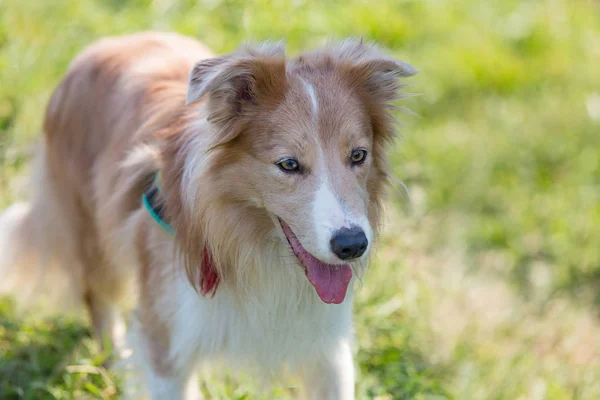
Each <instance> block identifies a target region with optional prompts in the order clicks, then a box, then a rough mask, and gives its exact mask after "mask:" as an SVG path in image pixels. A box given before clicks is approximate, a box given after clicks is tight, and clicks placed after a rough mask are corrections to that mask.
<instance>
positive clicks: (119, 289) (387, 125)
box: [23, 33, 415, 390]
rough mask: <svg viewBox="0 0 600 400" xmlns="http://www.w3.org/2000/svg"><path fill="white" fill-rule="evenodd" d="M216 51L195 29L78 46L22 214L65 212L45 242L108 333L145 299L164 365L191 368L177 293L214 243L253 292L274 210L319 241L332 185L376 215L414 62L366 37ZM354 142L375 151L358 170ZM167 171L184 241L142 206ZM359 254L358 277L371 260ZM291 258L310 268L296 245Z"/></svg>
mask: <svg viewBox="0 0 600 400" xmlns="http://www.w3.org/2000/svg"><path fill="white" fill-rule="evenodd" d="M211 57H212V54H211V53H210V51H209V50H208V49H206V48H205V47H204V46H202V45H201V44H200V43H198V42H196V41H194V40H192V39H189V38H185V37H182V36H178V35H173V34H159V33H142V34H136V35H129V36H123V37H115V38H107V39H104V40H101V41H99V42H97V43H96V44H93V45H92V46H90V47H89V48H88V49H87V50H85V51H84V52H83V53H82V54H81V55H79V56H78V57H77V58H76V59H75V60H74V62H73V64H72V65H71V67H70V69H69V72H68V74H67V76H66V77H65V79H64V80H63V81H62V83H61V84H60V85H59V87H58V88H57V90H56V91H55V93H54V94H53V96H52V98H51V100H50V102H49V105H48V109H47V113H46V118H45V123H44V144H43V150H42V151H43V154H42V155H41V160H42V163H41V164H42V168H41V171H42V173H41V176H40V177H39V179H40V180H39V182H43V187H42V188H41V189H40V190H39V191H38V194H37V195H36V196H37V198H38V201H37V202H36V200H35V199H34V203H33V210H32V211H31V212H30V213H31V215H28V216H26V217H25V218H27V219H29V218H33V215H35V213H37V212H41V213H44V212H45V213H49V212H50V213H55V214H56V216H57V218H60V220H61V223H62V224H63V226H64V227H63V231H64V232H63V233H61V234H62V235H66V236H65V237H63V240H62V241H64V243H62V244H60V243H58V241H54V242H53V241H52V239H48V240H47V247H49V248H52V251H49V252H48V254H53V255H56V258H57V259H59V258H60V256H59V254H58V253H59V252H60V251H63V253H64V254H63V256H62V259H63V261H64V260H67V263H66V264H67V265H64V266H63V267H62V268H67V269H69V273H68V275H69V276H70V277H71V278H72V279H73V282H75V283H76V284H75V290H76V291H77V292H78V295H79V296H80V298H81V299H85V300H86V302H87V304H88V306H89V307H90V311H91V315H92V320H93V322H94V324H95V326H96V330H97V331H98V333H99V334H110V332H108V331H110V327H111V326H112V325H111V324H112V323H113V322H112V320H111V318H112V317H111V316H110V313H111V312H112V311H111V309H112V308H111V307H113V306H114V305H119V304H121V305H122V304H125V303H129V302H132V299H137V300H133V303H134V304H136V315H137V320H138V322H139V324H140V326H141V329H142V331H144V332H145V336H144V337H145V339H144V340H145V341H146V344H147V347H148V351H149V353H150V360H151V363H152V368H153V369H154V370H155V372H156V373H158V374H159V375H160V376H172V375H173V376H174V374H177V373H180V372H179V370H177V368H179V367H177V368H176V364H175V363H174V362H173V360H172V359H171V358H170V357H171V356H170V354H172V352H173V351H175V350H174V347H173V343H172V340H173V334H174V333H173V332H172V329H171V326H172V322H173V320H172V318H174V317H172V316H171V315H170V314H169V313H168V312H167V311H165V309H163V308H164V304H165V301H167V300H168V299H169V298H170V297H172V296H174V295H175V294H174V293H172V292H171V291H172V290H173V289H172V288H173V285H175V283H174V282H176V281H177V279H178V276H179V275H180V274H181V273H182V272H183V271H187V276H188V279H189V282H190V283H191V285H192V286H194V287H198V285H199V283H200V282H199V279H200V276H199V273H198V267H199V265H201V263H202V258H203V255H204V252H205V251H209V252H210V254H211V255H212V257H213V259H214V263H215V267H216V269H217V271H218V273H219V276H220V278H221V284H220V286H219V288H218V289H217V290H224V291H226V292H227V293H233V294H234V296H235V297H236V299H235V301H236V302H237V303H238V304H243V303H246V302H248V299H249V298H253V297H255V296H257V295H258V294H257V293H255V292H253V290H254V289H253V288H256V287H262V286H260V285H263V286H264V285H265V283H264V282H268V276H269V274H270V273H272V272H273V271H272V270H269V269H268V268H266V266H264V265H259V264H257V263H256V262H254V260H255V259H256V254H259V253H264V254H271V253H273V254H275V252H276V250H275V249H278V248H280V247H277V246H281V244H282V243H285V239H284V238H283V237H282V234H281V229H280V227H279V224H278V223H277V220H276V217H279V218H282V219H283V220H284V221H286V222H287V223H288V224H289V225H290V226H291V227H293V229H294V231H295V232H296V234H297V236H298V238H299V239H300V240H301V241H303V243H304V241H305V242H306V245H307V249H308V250H309V251H311V246H316V244H315V243H313V242H314V238H313V237H312V236H314V235H312V234H311V232H312V231H311V229H313V226H312V220H311V218H309V217H307V216H308V215H310V214H311V212H312V211H311V209H310V207H311V204H312V202H313V197H314V196H315V193H316V192H317V191H318V190H319V188H320V187H321V186H322V185H323V184H324V183H323V182H326V183H327V185H329V186H327V187H328V188H330V189H331V190H332V191H333V192H335V193H336V195H337V196H338V197H339V199H340V201H341V203H342V204H343V206H344V208H345V209H346V210H347V211H348V212H349V213H351V214H353V215H366V216H367V218H368V221H369V222H370V225H371V226H372V227H374V228H375V229H376V228H377V227H378V226H379V218H380V203H381V199H382V195H383V187H384V185H385V183H386V180H387V161H386V156H385V148H386V146H387V145H388V144H389V142H390V141H391V140H392V139H393V136H394V128H393V123H394V121H393V117H392V115H391V114H390V107H391V106H390V102H392V101H393V100H395V99H397V98H398V97H399V92H398V90H399V89H400V85H399V84H398V83H397V78H398V77H401V76H408V75H411V74H413V73H414V72H415V71H414V70H412V68H411V67H410V66H408V65H407V64H404V63H401V62H398V61H395V60H393V59H391V58H389V57H387V56H386V55H384V54H383V53H381V52H380V51H379V50H377V49H376V48H375V47H373V46H371V45H367V44H364V43H362V42H361V41H346V42H342V43H338V44H332V45H331V46H328V47H326V48H324V49H322V50H319V51H315V52H312V53H305V54H303V55H302V56H301V57H298V58H295V59H289V58H286V56H285V54H284V50H283V47H282V45H281V44H279V43H270V44H265V45H262V46H259V47H244V48H241V49H240V50H238V51H237V52H234V53H232V54H228V55H223V56H219V57H214V58H211ZM315 107H317V108H318V109H317V108H315ZM357 146H358V147H364V148H366V149H368V154H369V156H368V159H367V161H366V162H365V164H364V165H361V166H351V165H350V162H349V158H348V157H349V155H350V153H351V152H352V150H353V149H355V148H356V147H357ZM283 156H293V157H296V158H298V159H299V160H300V161H301V163H302V165H303V168H305V170H304V171H303V173H302V174H295V175H288V174H285V173H282V172H281V171H280V170H279V169H278V168H277V167H276V166H275V165H274V164H275V162H276V161H277V159H278V158H280V157H283ZM159 169H160V170H161V179H162V182H161V185H162V196H163V201H164V204H165V207H166V215H167V219H168V221H169V223H170V224H171V225H172V227H173V228H174V230H175V232H176V236H175V238H172V237H171V236H169V235H168V234H167V233H166V232H164V231H162V230H161V229H160V228H159V227H158V225H157V224H156V223H154V221H152V219H151V218H150V217H149V215H148V214H147V213H146V211H145V210H144V209H143V207H141V203H140V197H141V195H142V192H143V190H144V187H145V185H146V182H147V179H148V178H149V177H150V176H151V175H152V174H153V173H154V172H155V171H157V170H159ZM44 198H45V199H48V198H50V201H49V202H47V204H46V205H45V206H42V205H41V203H43V202H44V200H43V199H44ZM38 210H39V211H38ZM43 218H45V219H46V220H47V219H48V217H47V216H45V217H43ZM46 225H51V223H50V221H47V223H46ZM23 226H30V223H29V222H23ZM61 234H59V237H60V235H61ZM28 235H29V234H28ZM31 235H33V236H35V235H36V234H31ZM37 235H38V236H36V238H37V239H36V238H32V243H40V240H39V234H37ZM315 248H316V247H315ZM57 249H61V250H60V251H57ZM53 257H54V256H53ZM332 262H333V263H335V261H332ZM63 264H64V262H63ZM352 266H353V268H354V269H355V272H359V273H360V272H362V269H363V268H364V262H362V261H361V262H358V261H357V262H356V263H353V264H352ZM184 267H185V268H184ZM282 268H290V269H292V271H293V274H297V271H299V268H300V267H299V266H298V265H297V263H296V262H295V261H294V259H293V255H292V254H291V252H290V254H289V258H285V259H283V260H282ZM294 276H296V275H294ZM173 301H174V300H173ZM172 304H173V307H175V306H176V304H175V303H172ZM344 343H345V342H344ZM342 347H343V348H344V349H345V348H346V347H347V346H342ZM327 365H329V364H327ZM334 372H335V371H334ZM332 373H333V372H332ZM326 389H327V388H325V389H322V390H326ZM320 390H321V389H320Z"/></svg>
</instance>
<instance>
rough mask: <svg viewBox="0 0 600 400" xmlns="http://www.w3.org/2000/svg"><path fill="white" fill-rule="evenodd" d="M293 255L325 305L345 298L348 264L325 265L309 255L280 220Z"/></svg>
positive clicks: (350, 274)
mask: <svg viewBox="0 0 600 400" xmlns="http://www.w3.org/2000/svg"><path fill="white" fill-rule="evenodd" d="M280 222H281V227H282V228H283V232H284V233H285V236H286V237H287V239H288V241H289V243H290V246H292V250H293V251H294V254H295V255H296V257H298V259H299V260H300V262H301V263H302V265H304V267H305V268H306V278H307V279H308V281H309V282H310V283H312V285H313V286H314V287H315V289H316V290H317V294H318V295H319V297H320V298H321V300H323V302H324V303H327V304H331V303H334V304H340V303H341V302H342V301H344V298H345V297H346V291H347V290H348V284H349V283H350V280H351V279H352V269H350V266H349V265H348V264H342V265H333V264H325V263H324V262H322V261H320V260H319V259H317V258H316V257H314V256H313V255H312V254H310V253H309V252H308V251H307V250H306V249H305V248H304V247H303V246H302V243H300V240H298V238H297V237H296V235H295V234H294V232H293V231H292V229H291V228H290V227H289V226H288V224H286V223H285V222H284V221H283V220H280Z"/></svg>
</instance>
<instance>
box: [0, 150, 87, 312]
mask: <svg viewBox="0 0 600 400" xmlns="http://www.w3.org/2000/svg"><path fill="white" fill-rule="evenodd" d="M40 150H41V151H40V152H39V153H38V155H37V157H36V160H35V165H34V174H33V179H32V182H31V183H32V188H31V189H32V193H31V194H32V195H33V196H32V200H31V202H30V203H16V204H13V205H12V206H10V207H9V208H8V209H6V210H4V211H3V212H1V213H0V296H2V297H5V296H9V297H13V298H14V299H15V300H16V302H17V304H18V305H20V306H36V307H39V306H43V307H42V308H44V309H48V308H49V309H53V308H56V307H60V308H61V311H64V310H65V308H67V309H68V308H71V306H77V305H78V304H79V302H80V300H81V293H82V290H81V289H82V287H81V286H82V279H81V278H82V277H81V273H82V269H81V268H80V266H79V265H78V261H77V260H78V257H77V254H76V247H75V243H76V241H75V238H74V232H73V230H72V229H69V227H68V226H67V225H66V221H68V218H66V216H67V215H66V212H67V211H66V209H65V205H64V204H61V203H60V201H59V196H58V193H57V190H58V189H57V188H56V186H55V185H53V182H52V179H51V176H50V174H49V172H48V169H47V166H46V163H45V159H44V158H45V157H44V154H45V151H43V149H40ZM47 306H49V307H47Z"/></svg>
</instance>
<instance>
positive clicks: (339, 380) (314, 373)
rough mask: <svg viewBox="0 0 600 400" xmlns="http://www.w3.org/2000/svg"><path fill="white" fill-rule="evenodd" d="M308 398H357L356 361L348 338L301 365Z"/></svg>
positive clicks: (309, 399)
mask: <svg viewBox="0 0 600 400" xmlns="http://www.w3.org/2000/svg"><path fill="white" fill-rule="evenodd" d="M301 378H302V381H303V384H304V397H305V398H306V399H307V400H354V362H353V360H352V350H351V348H350V343H349V342H348V341H347V340H343V341H340V342H339V343H338V344H337V345H336V346H333V347H329V348H327V349H324V350H323V351H321V352H319V353H318V354H316V355H315V357H314V358H313V359H312V360H311V362H310V363H308V364H307V365H305V366H303V368H302V369H301Z"/></svg>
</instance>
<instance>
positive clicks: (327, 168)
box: [182, 40, 415, 303]
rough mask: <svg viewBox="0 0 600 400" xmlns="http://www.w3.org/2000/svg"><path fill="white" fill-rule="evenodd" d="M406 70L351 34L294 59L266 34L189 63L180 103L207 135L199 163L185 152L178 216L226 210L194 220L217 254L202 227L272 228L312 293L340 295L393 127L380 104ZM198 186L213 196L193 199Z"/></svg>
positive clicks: (357, 252)
mask: <svg viewBox="0 0 600 400" xmlns="http://www.w3.org/2000/svg"><path fill="white" fill-rule="evenodd" d="M414 73H415V70H414V69H413V68H412V67H411V66H410V65H408V64H406V63H404V62H400V61H397V60H394V59H392V58H390V57H388V56H386V55H385V54H383V53H382V52H381V51H379V50H378V49H377V48H375V47H374V46H372V45H369V44H365V43H363V42H362V41H359V40H348V41H344V42H342V43H338V44H335V45H330V46H327V47H325V48H324V49H321V50H319V51H315V52H311V53H306V54H303V55H301V56H299V57H297V58H293V59H288V58H286V57H285V54H284V51H283V48H282V46H280V45H278V44H266V45H263V46H260V47H257V48H252V49H250V48H245V49H242V50H239V51H237V52H234V53H232V54H228V55H224V56H221V57H217V58H213V59H208V60H205V61H202V62H200V63H198V64H197V65H196V66H195V68H194V69H193V71H192V72H191V75H190V83H189V90H188V94H187V102H188V104H191V103H195V102H197V101H200V100H203V101H204V100H205V101H206V104H205V108H204V110H205V112H206V115H205V117H206V121H207V122H206V123H207V124H210V126H211V128H212V129H211V132H213V134H214V136H212V137H211V138H210V140H209V141H208V142H203V143H204V144H203V146H204V147H210V149H208V148H205V150H208V153H207V156H206V159H205V160H204V161H202V163H203V164H205V165H204V166H203V167H202V168H198V166H197V165H190V159H197V157H196V155H189V156H188V160H187V161H186V165H187V167H184V168H182V169H183V170H184V175H185V174H187V179H186V178H185V176H184V178H183V179H182V185H183V186H185V188H184V192H186V191H187V193H188V196H187V197H188V200H189V201H187V204H188V205H189V206H190V210H191V211H190V214H189V215H188V216H187V217H185V218H186V219H187V220H188V221H189V219H194V218H196V217H197V216H195V215H194V214H195V211H194V209H195V208H196V209H202V208H204V209H206V207H212V209H213V210H214V209H215V207H219V208H221V210H224V209H227V210H228V211H227V212H226V215H227V216H225V215H224V213H221V214H220V215H223V217H222V218H221V220H220V221H213V222H212V223H211V222H208V221H207V218H209V219H212V220H214V219H215V218H214V217H212V218H210V217H207V215H204V216H203V217H202V218H204V222H203V223H202V224H200V225H202V227H200V228H199V229H203V230H204V231H205V233H204V238H205V241H206V242H207V243H208V244H209V246H210V247H211V248H213V250H212V251H213V252H216V253H219V252H220V251H219V250H218V248H219V246H221V248H223V246H224V244H223V243H219V244H214V243H213V244H211V243H210V242H211V239H210V236H211V235H212V233H211V232H209V231H211V230H212V231H214V230H220V231H223V232H222V235H225V236H229V237H220V238H219V239H216V238H215V240H218V241H220V242H222V241H225V242H227V243H229V242H234V241H236V239H234V237H235V236H236V235H246V237H244V238H242V237H238V238H237V240H246V241H247V240H254V241H261V240H268V239H267V237H268V236H269V235H271V236H272V235H273V233H274V232H275V234H276V235H279V237H280V238H281V241H282V242H283V243H285V245H286V246H288V248H289V251H290V252H292V253H293V254H294V255H295V256H296V258H297V261H298V263H297V264H299V265H300V266H301V267H302V268H305V270H306V276H307V278H308V280H309V281H310V282H311V283H312V284H313V286H314V287H315V289H316V291H317V293H318V295H319V296H320V298H321V299H322V300H323V301H324V302H326V303H340V302H342V301H343V300H344V297H345V294H346V289H347V286H348V284H349V281H350V279H351V277H352V267H353V266H359V265H364V264H365V263H364V261H365V258H366V257H367V255H368V253H369V250H370V248H371V246H372V242H373V239H374V231H376V227H377V225H378V218H379V207H380V204H379V201H380V199H381V192H382V186H383V185H384V184H385V182H386V178H387V174H386V168H387V165H386V164H387V163H386V156H385V147H386V146H387V145H388V144H389V143H390V141H391V139H392V138H393V136H394V120H393V117H392V115H391V114H390V109H391V105H390V103H391V102H392V101H393V100H395V99H398V98H399V97H400V93H399V89H400V87H401V85H400V84H399V82H398V78H400V77H404V76H410V75H413V74H414ZM206 143H208V145H207V144H206ZM189 171H193V172H189ZM201 181H204V183H201ZM208 181H210V185H209V184H208V183H207V182H208ZM200 187H202V188H203V189H199V188H200ZM199 190H202V191H203V193H200V192H199ZM206 191H209V192H210V193H211V194H210V195H208V194H207V193H206ZM184 196H185V194H184ZM201 197H205V198H210V199H211V201H212V202H216V203H218V204H212V205H211V206H209V205H208V204H206V203H205V206H199V205H198V201H200V202H202V200H200V198H201ZM205 201H207V200H206V199H205ZM233 210H236V212H234V211H233ZM228 218H229V219H231V220H230V221H228ZM186 223H187V222H186ZM211 224H212V227H211V226H210V225H211ZM218 224H220V225H221V227H220V228H217V227H216V226H217V225H218ZM236 224H237V225H238V226H236ZM225 231H227V232H225ZM267 232H268V233H267ZM190 245H192V244H191V243H190ZM196 245H197V244H196ZM256 245H257V246H259V245H260V244H256ZM184 250H185V249H184ZM188 251H191V249H188ZM216 256H217V258H219V255H218V254H217V255H216Z"/></svg>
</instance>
